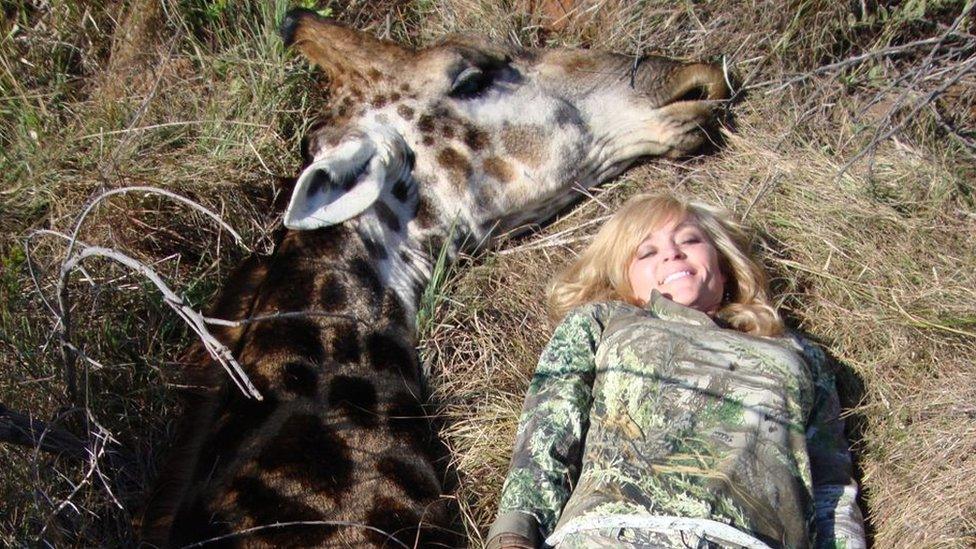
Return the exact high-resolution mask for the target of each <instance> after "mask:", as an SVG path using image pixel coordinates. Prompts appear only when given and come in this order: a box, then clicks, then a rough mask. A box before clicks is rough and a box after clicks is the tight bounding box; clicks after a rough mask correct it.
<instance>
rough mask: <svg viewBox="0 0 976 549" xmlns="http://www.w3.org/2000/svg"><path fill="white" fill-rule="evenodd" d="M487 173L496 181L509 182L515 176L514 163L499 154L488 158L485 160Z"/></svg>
mask: <svg viewBox="0 0 976 549" xmlns="http://www.w3.org/2000/svg"><path fill="white" fill-rule="evenodd" d="M483 164H484V169H485V174H487V175H488V177H491V178H492V179H494V180H495V181H498V182H501V183H508V182H510V181H512V180H513V179H514V178H515V172H514V170H513V169H512V165H511V164H509V163H508V162H507V161H505V160H502V159H501V158H499V157H497V156H492V157H489V158H486V159H485V160H484V162H483Z"/></svg>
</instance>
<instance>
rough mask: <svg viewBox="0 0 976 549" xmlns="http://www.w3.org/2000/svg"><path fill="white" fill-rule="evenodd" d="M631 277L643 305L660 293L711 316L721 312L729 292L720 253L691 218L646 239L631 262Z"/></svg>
mask: <svg viewBox="0 0 976 549" xmlns="http://www.w3.org/2000/svg"><path fill="white" fill-rule="evenodd" d="M628 276H629V279H630V286H631V288H632V289H633V291H634V297H636V298H637V299H638V300H639V301H640V302H641V303H645V302H646V301H647V299H648V298H649V297H650V295H651V290H657V291H659V292H661V293H662V294H664V296H665V297H667V298H668V299H670V300H672V301H674V302H676V303H680V304H682V305H686V306H688V307H691V308H694V309H698V310H699V311H702V312H704V313H707V314H709V315H714V314H715V312H717V311H718V309H719V306H720V305H721V303H722V292H723V291H724V290H725V275H724V274H723V273H722V270H721V268H720V267H719V254H718V250H717V249H716V248H715V246H714V245H713V244H712V241H711V240H710V239H709V238H708V236H707V233H705V231H704V230H702V228H701V227H699V226H698V224H697V223H696V222H695V221H694V220H693V219H689V218H684V219H681V218H679V219H676V220H673V221H670V222H667V223H665V224H664V225H662V226H661V227H659V228H658V229H656V230H654V231H653V232H652V233H651V234H650V235H649V236H648V237H647V238H646V239H644V241H643V242H641V243H640V244H639V245H638V246H637V251H636V253H635V254H634V258H633V259H632V260H631V262H630V267H629V269H628Z"/></svg>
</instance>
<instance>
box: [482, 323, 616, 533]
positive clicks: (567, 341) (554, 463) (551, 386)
mask: <svg viewBox="0 0 976 549" xmlns="http://www.w3.org/2000/svg"><path fill="white" fill-rule="evenodd" d="M600 310H601V308H600V306H599V305H588V306H584V307H580V308H577V309H575V310H574V311H572V312H571V313H570V314H569V315H567V316H566V318H565V319H563V321H562V323H560V325H559V326H558V327H557V328H556V330H555V331H554V332H553V335H552V338H551V339H550V340H549V344H548V345H547V346H546V348H545V350H543V352H542V355H541V357H540V358H539V364H538V366H537V367H536V370H535V374H534V375H533V377H532V381H531V383H530V384H529V389H528V393H527V394H526V396H525V404H524V405H523V408H522V415H521V418H520V419H519V427H518V432H517V433H516V438H515V449H514V451H513V454H512V464H511V468H510V469H509V472H508V477H507V478H506V480H505V485H504V487H503V488H502V497H501V502H500V504H499V510H498V511H499V515H498V518H497V519H496V521H495V524H494V525H493V526H492V528H491V531H490V532H489V538H491V537H493V536H496V535H498V534H499V533H502V532H511V533H517V534H521V535H524V536H526V537H528V538H530V539H539V538H538V536H539V535H540V534H541V536H542V538H545V537H546V536H548V535H549V534H550V533H551V532H552V530H553V528H554V527H555V525H556V521H557V520H558V519H559V515H560V513H561V512H562V509H563V506H564V505H565V504H566V500H567V499H569V495H570V493H571V492H572V490H573V484H574V483H575V482H576V479H577V478H578V477H579V469H580V459H581V451H582V446H583V437H584V435H585V433H586V429H587V426H588V417H589V410H590V402H591V388H592V385H593V378H594V372H595V367H594V354H595V353H596V347H597V344H598V342H599V340H600V336H601V333H602V330H603V328H602V325H601V322H600V318H599V317H600V315H599V311H600Z"/></svg>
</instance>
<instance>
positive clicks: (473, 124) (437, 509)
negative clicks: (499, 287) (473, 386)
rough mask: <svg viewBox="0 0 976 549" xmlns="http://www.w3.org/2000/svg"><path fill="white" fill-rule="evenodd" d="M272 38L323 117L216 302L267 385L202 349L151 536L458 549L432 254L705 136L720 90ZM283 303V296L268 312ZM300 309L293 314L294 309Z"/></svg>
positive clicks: (295, 23)
mask: <svg viewBox="0 0 976 549" xmlns="http://www.w3.org/2000/svg"><path fill="white" fill-rule="evenodd" d="M281 30H282V36H283V38H284V40H285V42H286V44H289V45H291V46H292V47H293V48H295V49H297V50H299V51H300V52H301V53H302V54H304V55H305V57H307V58H308V59H309V60H310V61H311V62H313V63H314V64H316V65H317V66H319V67H321V68H322V69H323V70H325V71H326V72H327V73H328V75H329V77H330V80H331V82H330V84H331V90H332V93H331V96H330V105H331V109H330V111H329V112H326V113H323V116H322V119H321V120H320V122H319V123H318V124H317V125H316V126H314V127H313V128H312V129H311V130H310V131H309V132H308V134H307V135H306V137H305V139H304V140H303V158H304V162H305V169H304V170H303V171H302V173H301V175H300V176H299V177H298V180H297V182H296V185H295V187H294V189H293V191H292V196H291V199H290V201H289V205H288V208H287V211H286V212H285V216H284V223H285V226H286V228H287V229H295V230H284V231H282V232H281V234H280V235H279V236H278V240H277V243H276V246H275V251H274V253H273V254H272V255H271V256H269V257H253V258H251V259H249V260H248V261H247V262H245V264H244V265H243V266H241V267H240V268H239V269H238V270H237V271H236V272H235V273H234V274H233V275H232V276H231V279H230V280H229V281H228V282H227V283H226V285H225V287H224V289H223V290H222V292H221V293H220V295H219V296H218V298H217V300H216V304H215V305H214V307H213V310H212V311H211V315H212V316H215V317H220V318H226V319H230V320H242V319H260V320H255V321H253V322H247V323H242V324H240V325H235V326H227V327H220V328H219V330H218V331H217V333H216V335H217V337H219V338H220V339H221V341H222V342H223V343H224V344H225V345H227V346H228V348H230V349H232V350H233V352H234V353H235V356H236V357H237V359H238V361H239V362H240V363H241V364H242V365H243V366H244V368H245V370H246V371H247V373H248V375H249V376H250V377H251V379H252V380H253V381H254V383H255V385H256V386H257V387H258V389H259V390H260V391H261V393H262V395H264V396H265V400H264V401H261V402H256V401H254V400H251V399H248V398H246V397H245V396H243V395H241V394H240V393H239V392H237V391H236V390H235V389H234V388H233V387H232V386H231V385H230V384H229V383H228V382H227V380H225V379H223V378H221V377H220V373H219V371H218V368H216V367H214V365H213V364H212V363H211V361H210V359H209V355H208V354H207V353H206V351H205V350H203V349H202V348H201V347H200V346H194V347H191V349H190V350H189V351H188V352H187V354H186V360H185V361H186V362H188V363H189V364H190V366H189V367H188V369H187V377H188V378H189V379H190V380H191V381H190V382H188V383H186V385H187V386H196V387H200V389H198V390H195V391H193V392H191V393H190V394H189V395H188V400H187V405H186V406H185V412H184V417H183V420H182V423H181V426H180V427H179V429H178V430H177V441H176V442H175V443H174V449H173V450H172V451H171V457H170V459H169V460H168V462H167V464H166V466H165V467H164V468H163V470H162V471H161V472H160V475H159V477H160V478H159V481H158V482H157V484H156V488H155V489H154V490H153V496H152V498H151V502H150V504H149V505H148V507H147V509H146V512H145V513H144V516H143V519H142V524H141V531H142V532H143V536H144V540H145V541H147V542H149V543H153V544H155V545H158V546H179V545H185V544H191V543H198V542H201V541H205V540H220V542H221V543H224V544H241V545H248V546H280V545H304V546H321V547H346V546H350V545H351V546H377V547H380V546H388V547H393V546H397V545H407V546H414V545H417V546H421V547H431V546H435V547H436V546H440V547H455V546H458V545H461V544H463V540H461V539H460V538H459V537H458V536H457V535H456V532H454V531H453V530H454V529H453V528H452V525H453V524H454V522H453V520H454V518H453V517H455V515H456V511H455V510H452V507H451V505H452V504H451V501H452V498H451V497H450V496H445V495H444V493H443V492H444V491H445V488H444V479H445V471H446V468H447V466H446V463H447V460H446V458H445V457H444V456H443V455H442V454H441V453H439V452H438V451H437V448H438V441H437V439H436V436H434V433H433V429H432V427H431V425H430V423H429V421H428V411H427V409H426V408H425V404H424V396H423V379H422V376H423V373H422V372H421V368H420V365H419V361H418V359H417V356H416V344H417V334H416V326H415V314H416V310H417V306H418V302H419V300H420V297H421V294H422V293H423V290H424V287H425V286H426V284H427V283H428V282H429V280H430V277H431V274H432V271H433V269H434V265H435V264H436V263H437V259H438V256H439V254H440V253H441V252H442V251H443V252H445V253H446V254H447V255H448V256H453V255H454V254H456V253H457V252H458V251H460V250H461V249H462V248H463V247H465V246H468V247H471V246H472V243H474V245H477V244H479V243H485V242H489V241H490V239H491V237H492V236H493V235H495V234H499V233H500V232H503V231H511V230H518V229H519V228H520V227H532V226H535V225H538V224H541V223H544V222H545V221H547V220H548V219H550V218H551V217H552V216H553V215H555V214H556V213H557V212H558V211H560V210H561V209H563V208H564V207H565V206H567V205H569V204H570V203H572V202H573V201H575V200H576V199H577V198H580V197H581V196H582V192H581V191H584V190H585V189H587V188H589V187H592V186H594V185H597V184H599V183H601V182H603V181H606V180H607V179H609V178H612V177H614V176H616V175H617V174H619V173H620V172H622V171H623V170H624V169H626V168H627V167H628V166H630V165H631V164H632V163H633V162H635V161H636V160H638V159H639V158H641V157H645V156H654V155H665V156H678V155H681V154H685V153H687V152H690V151H692V150H693V149H695V148H696V147H697V146H698V145H700V144H701V143H702V142H703V141H705V140H706V139H707V137H706V132H705V130H706V129H707V128H709V127H711V126H714V124H715V113H716V110H717V109H718V107H719V106H720V102H721V100H723V99H725V98H726V97H727V95H728V88H727V86H726V83H725V77H724V75H723V73H722V71H721V70H720V69H719V68H718V67H715V66H713V65H710V64H702V63H681V62H678V61H674V60H669V59H664V58H660V57H645V58H641V59H639V60H638V62H636V63H635V61H634V59H633V58H632V57H628V56H623V55H616V54H611V53H601V52H593V51H581V50H530V49H513V48H497V47H493V46H483V45H474V44H468V43H464V44H462V43H446V44H441V45H438V46H433V47H430V48H426V49H420V50H412V49H409V48H406V47H402V46H400V45H397V44H394V43H392V42H386V41H382V40H378V39H376V38H374V37H372V36H370V35H368V34H365V33H362V32H359V31H356V30H353V29H349V28H346V27H343V26H341V25H338V24H335V23H333V22H330V21H328V20H326V19H323V18H321V17H319V16H317V15H316V14H314V13H313V12H310V11H307V10H296V11H292V12H290V13H289V14H288V15H287V16H286V17H285V19H284V21H283V23H282V26H281ZM278 313H289V314H287V315H281V314H278ZM295 313H303V314H297V315H296V314H295Z"/></svg>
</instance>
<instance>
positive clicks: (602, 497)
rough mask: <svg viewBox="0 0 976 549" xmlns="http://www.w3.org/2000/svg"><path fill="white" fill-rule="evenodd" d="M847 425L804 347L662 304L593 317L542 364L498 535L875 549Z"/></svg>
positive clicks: (610, 306) (564, 334)
mask: <svg viewBox="0 0 976 549" xmlns="http://www.w3.org/2000/svg"><path fill="white" fill-rule="evenodd" d="M839 413H840V405H839V402H838V399H837V391H836V389H835V386H834V378H833V375H832V373H831V372H830V371H829V370H828V369H827V368H826V361H825V357H824V354H823V352H822V351H821V350H820V349H818V348H816V347H813V346H812V345H811V344H809V343H808V342H806V341H805V340H803V339H801V338H799V337H796V336H790V337H782V338H761V337H753V336H750V335H747V334H744V333H742V332H738V331H735V330H730V329H722V328H720V327H719V326H717V325H716V324H715V323H714V322H713V321H712V319H711V318H709V317H708V316H707V315H705V314H704V313H701V312H699V311H696V310H694V309H691V308H688V307H683V306H681V305H678V304H676V303H674V302H672V301H670V300H668V299H666V298H664V297H663V296H661V294H659V293H657V292H655V294H654V295H653V296H652V297H651V300H650V303H649V304H648V306H647V307H645V308H643V309H642V308H638V307H635V306H632V305H628V304H625V303H622V302H610V303H594V304H589V305H584V306H582V307H579V308H577V309H575V310H574V311H572V312H571V313H570V314H569V315H567V317H566V318H565V319H564V320H563V322H562V323H561V324H560V325H559V326H558V327H557V328H556V330H555V332H554V333H553V336H552V339H551V340H550V342H549V344H548V345H547V346H546V349H545V350H544V351H543V353H542V356H541V358H540V360H539V365H538V367H537V369H536V372H535V375H534V377H533V379H532V382H531V384H530V386H529V390H528V394H527V395H526V398H525V406H524V410H523V413H522V416H521V420H520V423H519V428H518V433H517V438H516V441H515V450H514V455H513V458H512V464H511V469H510V471H509V473H508V477H507V479H506V481H505V485H504V488H503V489H502V498H501V503H500V506H499V516H498V519H497V520H496V521H495V524H494V525H493V526H492V530H491V532H490V534H489V537H493V536H495V535H497V534H499V533H502V532H511V533H517V534H520V535H524V536H526V537H528V538H530V539H533V540H537V539H539V536H540V535H541V536H542V537H544V538H545V537H548V539H547V544H548V545H556V546H559V545H561V544H563V542H564V541H568V540H569V538H568V537H567V536H568V535H569V534H572V533H578V532H581V531H586V530H587V529H597V528H600V529H604V530H605V529H606V528H607V527H608V526H609V527H614V526H615V527H623V526H629V527H638V528H644V529H645V530H649V531H652V532H654V536H657V537H655V538H654V539H655V540H658V541H660V542H661V545H664V546H669V545H671V544H672V543H673V544H674V545H675V546H677V547H685V546H686V545H684V544H683V543H687V541H688V540H689V539H694V540H697V541H698V542H699V543H701V544H702V545H704V546H715V545H718V546H722V547H726V546H732V547H767V546H770V547H809V546H816V547H848V548H854V547H864V533H863V525H862V520H861V513H860V510H859V509H858V507H857V504H856V502H855V497H856V494H857V485H856V483H855V481H854V480H853V478H852V473H851V460H850V453H849V451H848V447H847V442H846V440H845V438H844V425H843V421H842V420H841V419H839V417H838V416H839ZM564 538H565V539H564ZM703 542H704V543H703ZM563 545H567V546H568V545H571V544H569V543H565V544H563ZM692 546H694V545H692Z"/></svg>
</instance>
